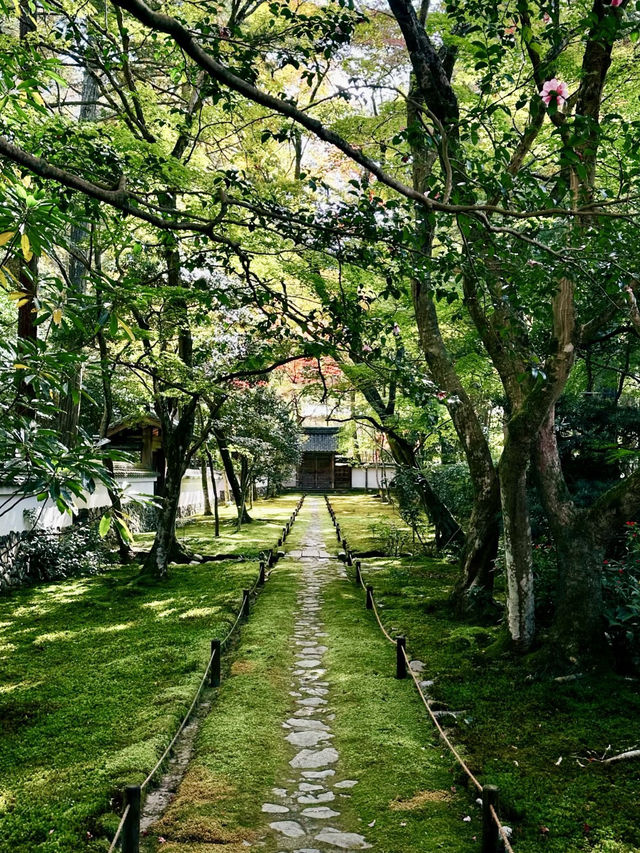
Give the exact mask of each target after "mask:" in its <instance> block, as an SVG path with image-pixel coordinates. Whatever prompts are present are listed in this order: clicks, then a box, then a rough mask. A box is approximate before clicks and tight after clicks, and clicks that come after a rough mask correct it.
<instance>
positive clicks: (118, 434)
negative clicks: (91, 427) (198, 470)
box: [107, 415, 165, 494]
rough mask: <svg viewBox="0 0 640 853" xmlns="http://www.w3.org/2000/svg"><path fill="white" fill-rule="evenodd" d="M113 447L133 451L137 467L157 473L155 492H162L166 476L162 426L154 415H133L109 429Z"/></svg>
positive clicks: (128, 451)
mask: <svg viewBox="0 0 640 853" xmlns="http://www.w3.org/2000/svg"><path fill="white" fill-rule="evenodd" d="M107 437H108V438H109V440H110V442H111V447H113V448H115V449H117V450H123V451H125V452H127V453H131V454H132V457H133V460H132V461H133V462H134V465H135V466H136V467H139V468H141V469H143V470H145V471H155V473H156V474H157V478H156V487H155V493H156V494H161V493H162V488H163V486H164V478H165V458H164V450H163V449H162V426H161V425H160V420H159V419H158V418H156V417H154V415H132V416H131V417H128V418H125V419H124V420H122V421H119V422H118V423H116V424H113V425H112V426H110V427H109V429H108V430H107Z"/></svg>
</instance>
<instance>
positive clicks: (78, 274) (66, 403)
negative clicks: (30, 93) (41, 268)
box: [58, 68, 98, 447]
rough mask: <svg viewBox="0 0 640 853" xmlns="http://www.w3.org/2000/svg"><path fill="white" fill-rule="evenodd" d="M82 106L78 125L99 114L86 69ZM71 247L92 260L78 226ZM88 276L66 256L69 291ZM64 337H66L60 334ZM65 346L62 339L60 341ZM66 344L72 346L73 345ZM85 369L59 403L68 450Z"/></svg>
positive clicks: (73, 376)
mask: <svg viewBox="0 0 640 853" xmlns="http://www.w3.org/2000/svg"><path fill="white" fill-rule="evenodd" d="M81 100H82V104H81V106H80V115H79V122H80V123H81V124H82V123H84V122H87V121H95V120H96V118H97V114H98V107H97V104H98V83H97V81H96V79H95V77H94V76H93V75H92V74H90V73H89V71H88V69H86V68H85V71H84V74H83V78H82V97H81ZM69 242H70V244H71V247H72V249H74V250H75V252H76V254H77V255H81V254H82V253H83V252H87V249H88V252H87V254H88V257H89V260H90V258H91V247H90V246H88V243H89V233H88V231H87V229H86V228H85V227H84V225H79V224H77V223H75V222H74V224H73V225H72V226H71V237H70V241H69ZM86 275H87V265H86V264H84V263H83V261H82V260H81V258H80V257H76V255H73V254H72V255H70V256H69V285H70V290H71V291H72V292H73V293H75V294H83V293H84V292H85V283H86ZM63 334H64V335H65V336H66V337H68V336H69V333H63ZM63 342H64V338H63ZM68 344H71V345H73V342H72V341H68ZM83 373H84V365H83V364H82V362H78V363H76V364H74V365H72V366H71V367H70V368H69V369H68V370H67V373H66V380H67V381H66V385H67V388H66V392H65V393H64V394H63V395H62V396H61V400H60V415H59V418H58V430H59V432H60V438H61V441H62V442H63V443H64V444H65V445H66V446H67V447H72V446H73V444H74V443H75V440H76V435H77V432H78V421H79V419H80V404H81V400H82V383H83Z"/></svg>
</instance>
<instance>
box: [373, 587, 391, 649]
mask: <svg viewBox="0 0 640 853" xmlns="http://www.w3.org/2000/svg"><path fill="white" fill-rule="evenodd" d="M371 604H372V605H373V612H374V615H375V617H376V621H377V622H378V625H379V626H380V630H381V631H382V633H383V634H384V635H385V637H386V638H387V640H389V642H390V643H391V644H392V645H394V646H395V644H396V641H395V640H394V639H393V637H392V636H391V634H389V633H388V632H387V630H386V628H385V627H384V625H383V624H382V620H381V619H380V616H379V614H378V608H377V607H376V600H375V598H374V596H373V593H372V594H371Z"/></svg>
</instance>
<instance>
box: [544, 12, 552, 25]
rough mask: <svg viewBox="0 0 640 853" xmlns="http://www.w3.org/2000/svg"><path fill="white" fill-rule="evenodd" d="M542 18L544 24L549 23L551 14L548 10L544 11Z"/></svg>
mask: <svg viewBox="0 0 640 853" xmlns="http://www.w3.org/2000/svg"><path fill="white" fill-rule="evenodd" d="M542 20H543V21H544V22H545V24H550V23H551V15H550V14H549V13H548V12H545V13H544V15H543V16H542Z"/></svg>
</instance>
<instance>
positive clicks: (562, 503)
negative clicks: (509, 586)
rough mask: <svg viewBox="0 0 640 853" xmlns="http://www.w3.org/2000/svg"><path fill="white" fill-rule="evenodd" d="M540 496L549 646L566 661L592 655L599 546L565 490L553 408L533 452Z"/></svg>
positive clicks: (596, 645)
mask: <svg viewBox="0 0 640 853" xmlns="http://www.w3.org/2000/svg"><path fill="white" fill-rule="evenodd" d="M535 458H536V467H537V473H538V485H539V489H540V497H541V500H542V504H543V506H544V509H545V512H546V515H547V518H548V520H549V525H550V527H551V532H552V534H553V539H554V542H555V545H556V552H557V557H558V586H557V591H556V613H555V622H554V631H553V635H554V644H555V646H556V647H557V649H558V651H559V652H560V653H561V654H562V655H563V656H564V657H565V658H566V659H571V658H573V659H575V660H581V659H582V660H584V659H586V658H589V659H593V658H594V657H595V656H597V655H601V654H602V650H603V648H604V637H603V629H604V624H603V615H602V588H601V573H602V560H603V557H604V551H605V548H604V543H601V544H599V543H598V542H597V537H596V535H595V532H594V527H593V525H591V524H590V523H589V521H588V513H587V512H586V511H579V510H577V509H576V506H575V504H574V502H573V500H572V498H571V495H570V493H569V490H568V488H567V485H566V482H565V479H564V475H563V473H562V467H561V463H560V454H559V452H558V443H557V440H556V432H555V407H553V408H552V409H551V411H550V412H549V415H548V416H547V419H546V421H545V423H544V424H543V426H542V428H541V429H540V432H539V434H538V441H537V444H536V450H535Z"/></svg>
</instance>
